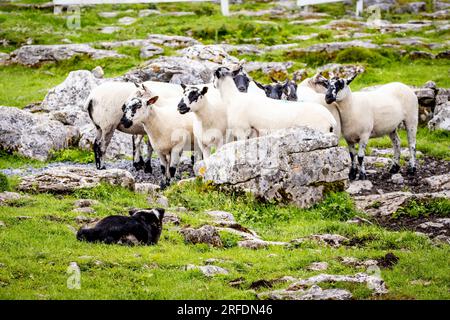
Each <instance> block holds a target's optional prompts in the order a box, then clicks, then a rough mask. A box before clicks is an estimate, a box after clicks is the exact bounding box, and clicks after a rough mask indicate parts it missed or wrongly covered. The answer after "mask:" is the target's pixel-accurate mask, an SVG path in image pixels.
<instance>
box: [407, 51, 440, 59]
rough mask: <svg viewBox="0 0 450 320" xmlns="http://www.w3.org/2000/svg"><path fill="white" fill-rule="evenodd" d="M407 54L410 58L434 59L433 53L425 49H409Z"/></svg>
mask: <svg viewBox="0 0 450 320" xmlns="http://www.w3.org/2000/svg"><path fill="white" fill-rule="evenodd" d="M408 56H409V58H410V59H412V60H416V59H434V58H435V55H434V54H432V53H431V52H426V51H411V52H410V53H409V55H408Z"/></svg>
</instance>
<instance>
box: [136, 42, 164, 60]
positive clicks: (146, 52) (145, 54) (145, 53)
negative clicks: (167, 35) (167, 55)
mask: <svg viewBox="0 0 450 320" xmlns="http://www.w3.org/2000/svg"><path fill="white" fill-rule="evenodd" d="M162 53H164V49H162V48H160V47H157V46H155V45H152V44H149V45H147V46H144V47H142V48H141V54H140V56H141V58H142V59H148V58H151V57H153V56H156V55H158V54H162Z"/></svg>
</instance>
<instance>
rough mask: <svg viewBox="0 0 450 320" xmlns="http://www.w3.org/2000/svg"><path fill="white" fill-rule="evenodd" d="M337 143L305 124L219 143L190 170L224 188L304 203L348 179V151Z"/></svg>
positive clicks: (344, 183) (318, 198)
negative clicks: (213, 151) (249, 137)
mask: <svg viewBox="0 0 450 320" xmlns="http://www.w3.org/2000/svg"><path fill="white" fill-rule="evenodd" d="M337 143H338V138H337V137H336V136H335V135H334V134H321V133H319V132H317V131H314V130H312V129H309V128H297V129H286V130H280V131H276V132H273V133H272V134H269V135H266V136H262V137H260V138H255V139H249V140H245V141H237V142H232V143H228V144H226V145H224V146H223V147H221V148H220V149H219V150H217V152H216V153H215V154H213V155H212V156H211V157H210V158H208V159H206V160H204V161H201V162H199V163H198V164H197V165H196V167H195V173H196V174H197V175H200V176H202V177H203V179H204V180H205V181H211V182H213V183H214V184H215V185H217V186H220V187H223V188H230V189H239V190H242V191H250V192H252V193H253V194H255V196H257V197H259V198H263V199H265V200H276V201H280V202H287V203H292V204H295V205H297V206H299V207H308V206H310V205H312V204H314V203H316V202H317V201H319V200H321V199H322V197H323V195H324V192H325V191H326V190H328V189H333V190H339V189H343V188H344V186H345V185H346V183H347V176H348V164H349V160H348V154H347V152H346V150H345V149H344V148H341V147H337Z"/></svg>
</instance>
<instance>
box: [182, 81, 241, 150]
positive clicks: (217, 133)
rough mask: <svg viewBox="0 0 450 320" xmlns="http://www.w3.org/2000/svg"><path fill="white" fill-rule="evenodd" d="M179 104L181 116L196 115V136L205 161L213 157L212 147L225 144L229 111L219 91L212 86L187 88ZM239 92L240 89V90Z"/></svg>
mask: <svg viewBox="0 0 450 320" xmlns="http://www.w3.org/2000/svg"><path fill="white" fill-rule="evenodd" d="M181 87H182V88H183V90H184V95H183V98H181V100H180V102H179V103H178V111H179V112H180V114H186V113H188V112H192V113H193V114H194V124H193V130H194V136H195V139H196V141H197V144H198V146H199V148H200V151H201V153H202V156H203V158H204V159H206V158H208V157H209V156H210V155H211V147H212V146H215V147H216V148H219V147H220V146H222V144H223V143H224V137H225V134H226V130H227V110H226V105H225V104H224V103H223V102H222V98H221V96H220V92H219V90H217V89H216V88H214V87H213V86H212V85H203V86H189V87H187V86H185V85H184V84H182V85H181ZM238 90H239V89H238Z"/></svg>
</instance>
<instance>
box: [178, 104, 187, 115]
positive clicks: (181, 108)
mask: <svg viewBox="0 0 450 320" xmlns="http://www.w3.org/2000/svg"><path fill="white" fill-rule="evenodd" d="M178 112H180V113H181V114H185V113H187V112H189V108H188V106H187V105H186V103H184V102H180V103H179V104H178Z"/></svg>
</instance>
